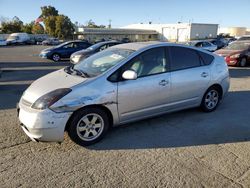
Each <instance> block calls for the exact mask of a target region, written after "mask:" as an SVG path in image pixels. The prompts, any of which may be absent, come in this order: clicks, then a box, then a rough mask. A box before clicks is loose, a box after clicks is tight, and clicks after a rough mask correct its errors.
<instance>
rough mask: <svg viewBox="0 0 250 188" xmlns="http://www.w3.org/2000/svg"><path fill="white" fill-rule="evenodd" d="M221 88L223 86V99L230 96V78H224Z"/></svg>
mask: <svg viewBox="0 0 250 188" xmlns="http://www.w3.org/2000/svg"><path fill="white" fill-rule="evenodd" d="M221 86H222V89H223V96H222V98H224V97H226V96H227V94H228V91H229V87H230V78H229V76H228V77H226V78H224V79H223V80H222V82H221Z"/></svg>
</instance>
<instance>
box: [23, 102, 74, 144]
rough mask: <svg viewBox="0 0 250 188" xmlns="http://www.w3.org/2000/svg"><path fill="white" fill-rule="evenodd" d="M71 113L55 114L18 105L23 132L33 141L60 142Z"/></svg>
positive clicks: (47, 110) (48, 110)
mask: <svg viewBox="0 0 250 188" xmlns="http://www.w3.org/2000/svg"><path fill="white" fill-rule="evenodd" d="M70 115H71V113H55V112H53V111H51V110H50V109H46V110H35V109H32V108H30V107H27V106H24V105H19V108H18V117H19V120H20V122H21V127H22V129H23V131H24V132H25V133H26V134H27V135H28V136H29V137H30V138H31V140H33V141H46V142H62V141H63V138H64V130H65V126H66V124H67V121H68V119H69V117H70Z"/></svg>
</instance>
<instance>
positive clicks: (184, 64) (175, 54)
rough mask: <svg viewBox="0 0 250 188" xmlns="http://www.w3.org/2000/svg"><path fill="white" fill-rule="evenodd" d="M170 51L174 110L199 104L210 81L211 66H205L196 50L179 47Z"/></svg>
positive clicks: (171, 48) (174, 47) (173, 47)
mask: <svg viewBox="0 0 250 188" xmlns="http://www.w3.org/2000/svg"><path fill="white" fill-rule="evenodd" d="M169 49H170V54H171V55H170V57H171V68H170V69H171V83H172V85H171V103H172V105H171V106H172V108H183V107H185V106H187V107H188V106H193V105H194V104H196V103H197V104H198V103H199V101H200V98H201V97H202V96H203V94H204V92H205V90H206V88H207V86H208V84H209V81H210V69H209V66H203V62H202V59H201V56H200V55H199V54H198V52H197V51H196V50H193V49H190V48H185V47H179V46H172V47H170V48H169Z"/></svg>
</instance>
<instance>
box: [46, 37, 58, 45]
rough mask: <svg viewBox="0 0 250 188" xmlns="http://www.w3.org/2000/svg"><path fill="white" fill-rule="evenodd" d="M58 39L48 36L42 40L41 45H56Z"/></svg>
mask: <svg viewBox="0 0 250 188" xmlns="http://www.w3.org/2000/svg"><path fill="white" fill-rule="evenodd" d="M58 44H60V41H59V40H58V39H56V38H48V39H46V40H43V41H42V45H58Z"/></svg>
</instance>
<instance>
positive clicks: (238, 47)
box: [225, 42, 250, 50]
mask: <svg viewBox="0 0 250 188" xmlns="http://www.w3.org/2000/svg"><path fill="white" fill-rule="evenodd" d="M249 46H250V43H243V42H234V43H231V44H229V45H228V46H227V47H226V48H225V49H228V50H245V49H247V48H248V47H249Z"/></svg>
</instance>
